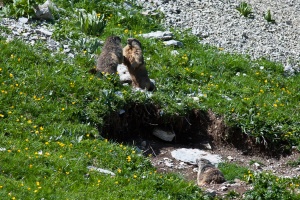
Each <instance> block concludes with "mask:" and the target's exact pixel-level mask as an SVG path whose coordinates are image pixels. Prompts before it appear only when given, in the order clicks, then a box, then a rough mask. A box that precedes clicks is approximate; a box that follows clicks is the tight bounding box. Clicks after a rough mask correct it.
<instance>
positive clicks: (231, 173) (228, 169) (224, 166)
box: [218, 163, 248, 181]
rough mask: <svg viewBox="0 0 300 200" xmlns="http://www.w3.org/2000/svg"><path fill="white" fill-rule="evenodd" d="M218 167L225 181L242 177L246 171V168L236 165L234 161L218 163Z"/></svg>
mask: <svg viewBox="0 0 300 200" xmlns="http://www.w3.org/2000/svg"><path fill="white" fill-rule="evenodd" d="M218 167H219V169H220V170H221V171H222V173H223V174H224V176H225V179H226V180H227V181H233V180H234V179H236V178H238V179H242V178H243V177H244V174H246V173H247V172H248V169H247V168H245V167H241V166H238V165H236V164H234V163H220V164H219V166H218Z"/></svg>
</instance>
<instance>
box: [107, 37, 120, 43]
mask: <svg viewBox="0 0 300 200" xmlns="http://www.w3.org/2000/svg"><path fill="white" fill-rule="evenodd" d="M108 42H110V43H114V44H120V43H121V38H120V37H119V36H109V37H108V38H107V39H106V43H108Z"/></svg>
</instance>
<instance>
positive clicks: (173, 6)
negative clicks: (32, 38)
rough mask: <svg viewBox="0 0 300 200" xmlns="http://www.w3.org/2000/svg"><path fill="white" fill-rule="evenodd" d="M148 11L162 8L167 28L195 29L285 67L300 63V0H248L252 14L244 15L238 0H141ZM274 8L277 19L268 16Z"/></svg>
mask: <svg viewBox="0 0 300 200" xmlns="http://www.w3.org/2000/svg"><path fill="white" fill-rule="evenodd" d="M137 2H138V4H139V5H141V6H142V7H143V9H144V10H145V11H146V13H153V12H154V13H155V12H158V11H161V12H163V13H164V15H165V20H164V24H165V26H166V27H167V28H171V27H172V28H179V29H181V30H183V29H191V31H192V33H193V34H195V35H197V36H199V37H200V38H202V40H200V43H202V44H210V45H213V46H216V47H218V48H222V49H223V48H224V51H227V52H234V53H242V54H248V55H250V56H251V58H252V59H258V58H260V57H264V58H266V59H269V60H271V61H276V62H280V63H282V64H284V65H286V66H285V67H291V65H292V67H297V66H298V67H299V64H300V62H299V61H300V60H299V58H300V36H299V35H300V17H299V16H300V0H276V1H274V0H247V1H246V2H247V3H248V5H250V6H251V7H252V11H253V13H252V14H251V16H250V17H244V16H242V15H241V14H240V13H239V12H238V11H237V10H236V7H237V6H238V5H239V4H240V2H241V1H237V0H213V1H212V0H137ZM268 10H270V11H271V16H272V18H273V19H274V20H275V23H269V22H267V21H266V20H265V19H264V16H263V15H264V13H266V12H267V11H268Z"/></svg>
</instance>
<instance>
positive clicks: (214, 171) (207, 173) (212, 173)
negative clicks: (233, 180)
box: [197, 158, 226, 186]
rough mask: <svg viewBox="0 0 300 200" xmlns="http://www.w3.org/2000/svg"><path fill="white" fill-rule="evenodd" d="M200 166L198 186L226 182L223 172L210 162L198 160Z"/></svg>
mask: <svg viewBox="0 0 300 200" xmlns="http://www.w3.org/2000/svg"><path fill="white" fill-rule="evenodd" d="M197 164H198V175H197V184H198V185H199V186H203V185H206V184H211V183H215V184H218V183H223V182H225V181H226V180H225V178H224V175H223V174H222V172H221V171H220V170H219V169H218V168H216V167H215V166H214V165H213V164H211V162H209V160H206V159H203V158H201V159H199V160H198V159H197Z"/></svg>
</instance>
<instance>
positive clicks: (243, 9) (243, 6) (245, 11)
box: [235, 1, 253, 17]
mask: <svg viewBox="0 0 300 200" xmlns="http://www.w3.org/2000/svg"><path fill="white" fill-rule="evenodd" d="M235 9H236V10H238V11H239V12H240V14H241V15H243V16H244V17H249V16H250V14H252V13H253V12H252V8H251V6H250V5H249V4H248V3H246V2H244V1H243V2H241V3H240V5H238V6H237V7H236V8H235Z"/></svg>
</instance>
